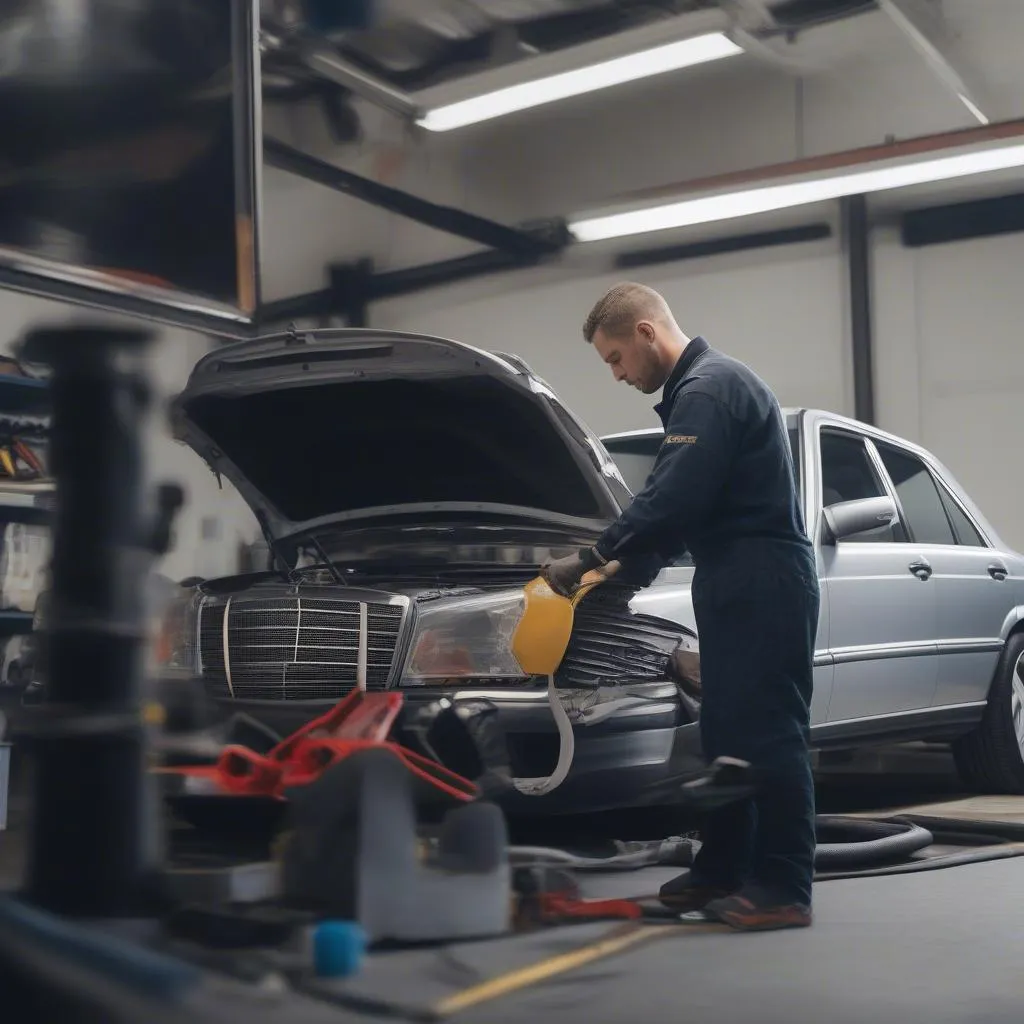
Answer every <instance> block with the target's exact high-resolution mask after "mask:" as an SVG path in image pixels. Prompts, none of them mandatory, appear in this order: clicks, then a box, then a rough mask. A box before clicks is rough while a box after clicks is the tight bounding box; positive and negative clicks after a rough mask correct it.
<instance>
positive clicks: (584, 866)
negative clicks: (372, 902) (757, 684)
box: [509, 815, 1024, 881]
mask: <svg viewBox="0 0 1024 1024" xmlns="http://www.w3.org/2000/svg"><path fill="white" fill-rule="evenodd" d="M932 821H933V819H929V821H928V824H929V825H932ZM934 822H935V828H936V829H937V828H938V827H939V826H942V827H943V828H944V829H945V830H946V831H945V832H943V833H938V832H935V831H932V830H930V828H925V827H924V825H922V824H920V823H919V822H917V821H914V820H911V819H909V818H904V817H901V818H890V819H885V820H873V819H866V818H852V817H844V816H842V815H818V817H817V818H816V819H815V827H816V832H817V838H818V845H817V848H816V850H815V856H814V866H815V869H816V878H817V879H818V880H821V881H825V880H832V879H841V878H860V877H866V876H871V875H889V874H901V873H907V872H913V871H929V870H934V869H937V868H940V867H952V866H954V865H958V864H971V863H978V862H981V861H987V860H1001V859H1004V858H1007V857H1019V856H1022V855H1024V842H1012V841H1011V842H1006V839H1007V838H1016V831H1015V830H1014V829H1013V826H1006V827H1005V828H1004V827H1003V826H1000V825H998V824H993V825H988V824H987V823H982V822H969V823H965V822H962V821H951V820H945V819H934ZM1022 831H1024V830H1022ZM1009 833H1013V835H1012V836H1011V835H1010V834H1009ZM937 835H938V836H939V838H941V839H944V840H946V841H947V842H950V843H956V842H958V841H960V842H970V843H971V844H972V845H980V846H981V848H980V849H976V850H969V851H967V852H957V853H953V854H949V855H942V854H940V855H936V856H930V857H925V858H921V859H916V860H914V859H911V858H913V857H914V855H915V854H918V853H920V852H921V851H923V850H925V849H927V848H928V847H930V846H932V845H933V844H934V843H935V842H936V836H937ZM1022 838H1024V836H1022ZM699 849H700V842H699V841H698V840H697V839H694V838H691V837H687V836H672V837H670V838H668V839H664V840H655V841H652V842H616V843H615V852H614V853H613V854H611V855H609V856H603V857H602V856H592V855H587V854H582V853H574V852H571V851H569V850H563V849H555V848H550V847H544V846H513V847H511V849H510V851H509V854H510V858H511V860H512V863H513V864H516V865H523V864H534V865H539V864H547V865H550V866H553V867H560V868H565V869H566V870H570V871H578V872H616V871H635V870H638V869H640V868H645V867H689V866H690V865H691V864H692V863H693V858H694V857H695V856H696V854H697V851H698V850H699Z"/></svg>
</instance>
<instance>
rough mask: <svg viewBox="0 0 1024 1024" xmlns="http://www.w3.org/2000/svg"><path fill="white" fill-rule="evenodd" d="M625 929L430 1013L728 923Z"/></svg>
mask: <svg viewBox="0 0 1024 1024" xmlns="http://www.w3.org/2000/svg"><path fill="white" fill-rule="evenodd" d="M627 928H628V930H626V931H623V930H622V929H621V928H617V929H615V931H614V933H613V934H610V935H606V936H605V937H604V938H603V939H598V941H597V942H593V943H591V944H590V945H587V946H581V947H580V948H579V949H574V950H572V951H571V952H569V953H561V954H559V955H558V956H553V957H550V958H549V959H547V960H541V961H538V962H537V963H533V964H529V965H528V966H526V967H520V968H518V969H516V970H514V971H509V972H508V973H506V974H500V975H498V976H497V977H495V978H491V979H489V980H488V981H484V982H481V983H480V984H479V985H473V986H472V987H471V988H467V989H463V990H462V991H461V992H456V993H455V994H454V995H451V996H447V997H446V998H444V999H442V1000H440V1001H439V1002H437V1003H435V1004H434V1005H433V1007H432V1012H431V1015H432V1016H434V1017H435V1018H443V1017H450V1016H452V1015H453V1014H456V1013H461V1012H462V1011H463V1010H467V1009H469V1008H470V1007H473V1006H479V1005H480V1004H481V1003H486V1002H490V1001H491V1000H494V999H500V998H501V997H502V996H507V995H510V994H511V993H513V992H518V991H521V990H522V989H524V988H528V987H530V986H531V985H537V984H539V983H540V982H543V981H547V980H549V979H550V978H554V977H557V976H558V975H560V974H566V973H567V972H569V971H575V970H578V969H579V968H580V967H586V966H587V965H588V964H592V963H594V962H595V961H597V960H603V959H604V958H606V957H609V956H615V955H616V954H617V953H623V952H625V951H626V950H628V949H631V948H633V947H634V946H639V945H640V944H641V943H643V942H648V941H650V940H651V939H655V938H667V937H668V936H670V935H682V934H683V933H684V932H702V933H704V932H720V933H724V932H729V931H731V929H730V928H729V927H728V925H724V924H717V923H713V922H708V923H707V924H703V923H700V924H686V925H672V924H661V925H643V924H641V925H629V926H627Z"/></svg>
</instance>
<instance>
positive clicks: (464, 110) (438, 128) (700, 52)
mask: <svg viewBox="0 0 1024 1024" xmlns="http://www.w3.org/2000/svg"><path fill="white" fill-rule="evenodd" d="M742 52H743V48H742V47H740V46H737V45H736V43H734V42H733V41H732V40H731V39H729V38H728V37H727V36H725V35H723V34H722V33H721V32H709V33H706V34H705V35H700V36H692V37H691V38H689V39H680V40H677V41H676V42H674V43H666V44H665V45H664V46H655V47H653V48H651V49H648V50H640V51H639V52H637V53H630V54H627V55H626V56H625V57H615V58H613V59H612V60H605V61H601V62H600V63H597V64H590V65H588V66H587V67H582V68H577V69H576V70H574V71H563V72H560V73H559V74H556V75H548V76H546V77H544V78H538V79H535V80H534V81H532V82H520V83H519V84H517V85H510V86H507V87H505V88H503V89H495V90H494V91H493V92H487V93H483V94H482V95H480V96H472V97H470V98H469V99H466V100H459V101H457V102H455V103H449V104H446V105H445V106H441V107H436V108H434V109H433V110H429V111H427V113H425V114H424V115H423V116H422V117H421V118H419V120H418V121H417V122H416V123H417V124H419V125H420V126H421V127H423V128H426V129H427V130H428V131H432V132H447V131H451V130H452V129H453V128H463V127H465V126H466V125H470V124H476V123H478V122H479V121H488V120H490V119H491V118H494V117H502V116H503V115H505V114H512V113H515V112H516V111H518V110H526V109H528V108H530V107H539V106H541V105H542V104H544V103H554V102H555V101H556V100H564V99H568V98H569V97H571V96H581V95H583V94H584V93H588V92H596V91H597V90H598V89H607V88H609V87H610V86H613V85H622V84H624V83H625V82H634V81H636V80H637V79H640V78H649V77H651V76H652V75H661V74H664V73H665V72H666V71H678V70H679V69H680V68H687V67H692V66H693V65H695V64H705V63H707V62H708V61H713V60H721V59H722V58H723V57H732V56H734V55H735V54H737V53H742ZM524 67H529V63H528V62H527V63H526V64H524Z"/></svg>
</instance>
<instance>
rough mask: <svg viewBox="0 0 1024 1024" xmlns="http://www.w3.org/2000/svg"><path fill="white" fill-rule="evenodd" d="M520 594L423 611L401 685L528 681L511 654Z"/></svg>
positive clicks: (428, 607) (464, 599)
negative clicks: (444, 682)
mask: <svg viewBox="0 0 1024 1024" xmlns="http://www.w3.org/2000/svg"><path fill="white" fill-rule="evenodd" d="M523 607H524V602H523V594H522V591H516V592H514V593H509V592H508V591H503V592H502V593H499V594H478V595H473V596H472V597H460V598H454V599H452V600H438V602H437V603H436V604H434V605H426V606H424V607H422V608H420V609H419V615H418V618H417V622H416V632H415V633H414V634H413V638H412V644H411V646H410V649H409V656H408V658H407V659H406V663H405V668H404V670H403V672H402V685H403V686H416V685H420V684H423V683H429V682H441V681H443V680H446V679H452V680H458V679H478V678H479V679H483V678H486V679H504V680H508V681H510V682H511V681H513V680H521V679H525V678H526V673H525V672H523V670H522V668H520V666H519V662H518V661H516V659H515V656H514V655H513V654H512V634H513V632H514V631H515V628H516V626H517V625H518V624H519V620H520V618H521V617H522V614H523Z"/></svg>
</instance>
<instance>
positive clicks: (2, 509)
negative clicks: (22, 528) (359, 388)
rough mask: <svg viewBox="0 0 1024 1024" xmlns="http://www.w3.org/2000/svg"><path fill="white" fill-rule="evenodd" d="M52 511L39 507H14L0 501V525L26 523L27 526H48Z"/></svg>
mask: <svg viewBox="0 0 1024 1024" xmlns="http://www.w3.org/2000/svg"><path fill="white" fill-rule="evenodd" d="M52 521H53V509H50V508H45V507H42V506H40V505H14V504H11V503H9V502H7V501H5V500H3V499H0V524H2V523H26V524H27V525H29V526H49V525H50V524H51V523H52Z"/></svg>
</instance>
